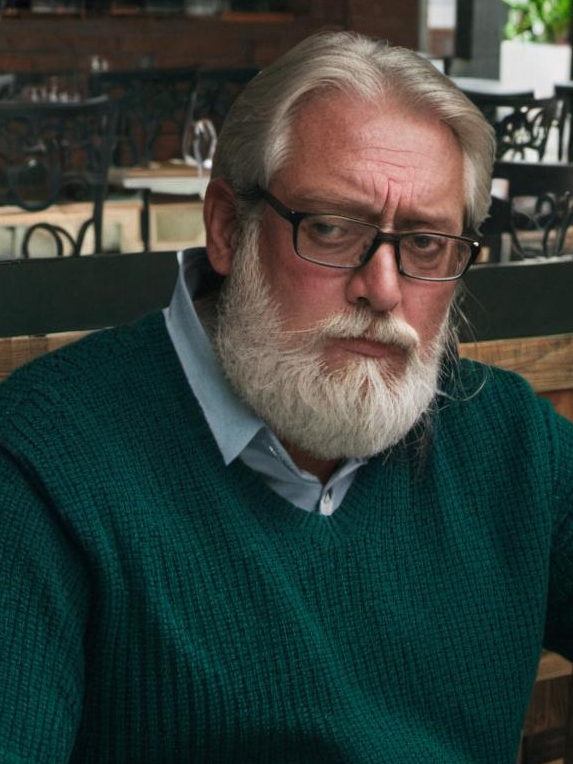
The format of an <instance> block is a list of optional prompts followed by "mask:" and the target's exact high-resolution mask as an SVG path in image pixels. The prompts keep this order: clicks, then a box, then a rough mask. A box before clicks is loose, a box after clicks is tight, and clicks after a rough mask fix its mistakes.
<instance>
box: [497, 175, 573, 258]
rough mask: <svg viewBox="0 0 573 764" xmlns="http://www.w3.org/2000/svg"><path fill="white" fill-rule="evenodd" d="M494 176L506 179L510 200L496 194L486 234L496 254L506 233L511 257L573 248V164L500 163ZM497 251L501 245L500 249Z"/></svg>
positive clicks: (553, 254)
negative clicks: (572, 236)
mask: <svg viewBox="0 0 573 764" xmlns="http://www.w3.org/2000/svg"><path fill="white" fill-rule="evenodd" d="M494 178H502V179H505V180H506V181H507V182H508V195H507V199H497V198H492V205H491V207H490V218H489V219H488V220H487V221H486V222H485V224H484V226H483V228H482V233H483V235H484V238H485V241H486V244H489V246H490V248H491V249H492V255H493V259H498V258H497V255H496V245H495V242H496V241H499V238H500V236H501V234H502V233H508V234H509V235H510V239H511V259H514V260H524V259H528V258H533V257H557V256H560V255H563V254H566V253H567V252H569V253H570V252H572V251H573V241H571V242H569V241H568V236H569V229H570V228H571V224H572V223H573V165H570V164H545V163H543V164H540V163H531V162H497V163H496V165H495V168H494ZM497 254H499V250H498V251H497Z"/></svg>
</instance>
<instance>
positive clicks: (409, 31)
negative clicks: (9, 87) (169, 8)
mask: <svg viewBox="0 0 573 764" xmlns="http://www.w3.org/2000/svg"><path fill="white" fill-rule="evenodd" d="M291 2H292V5H291V6H290V7H291V8H292V13H291V14H283V15H280V14H275V15H270V14H269V15H268V16H265V15H264V14H263V15H261V16H260V19H261V20H255V18H257V19H258V17H255V16H254V14H253V15H249V14H246V15H245V14H243V15H241V14H236V15H233V14H228V15H227V17H226V19H217V18H212V19H209V18H192V17H176V18H175V17H170V16H166V17H159V16H158V17H151V16H150V17H130V16H127V17H93V18H89V17H88V18H74V17H65V16H58V17H50V16H44V17H35V16H33V15H32V16H30V15H28V16H27V17H6V18H2V21H1V23H0V71H4V72H6V71H8V72H9V71H65V70H76V71H88V70H89V69H90V66H91V62H92V59H93V57H94V56H99V57H102V58H105V59H106V60H107V61H108V64H109V67H110V68H111V69H131V68H138V67H140V66H148V67H161V68H169V67H185V66H194V65H197V64H203V65H207V66H239V65H255V66H263V65H265V64H267V63H269V62H270V61H272V60H274V59H275V58H276V57H277V56H278V55H280V54H281V53H283V52H284V51H286V50H288V49H289V48H290V47H292V45H294V44H295V43H296V42H298V41H299V40H301V39H303V38H304V37H306V36H307V35H309V34H312V33H313V32H315V31H318V30H319V29H326V28H329V29H342V28H349V29H356V30H357V31H361V32H365V33H368V34H372V35H374V36H379V37H383V38H386V39H389V40H390V41H391V42H393V43H394V44H401V45H407V46H409V47H413V48H415V47H417V0H402V2H400V3H395V2H394V1H393V0H328V2H327V0H311V2H310V3H303V2H301V0H291ZM304 9H306V13H304V12H303V10H304Z"/></svg>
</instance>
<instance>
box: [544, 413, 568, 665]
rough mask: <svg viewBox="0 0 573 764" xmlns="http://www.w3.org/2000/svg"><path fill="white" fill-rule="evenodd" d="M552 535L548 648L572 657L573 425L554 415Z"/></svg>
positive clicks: (546, 645) (546, 637) (546, 644)
mask: <svg viewBox="0 0 573 764" xmlns="http://www.w3.org/2000/svg"><path fill="white" fill-rule="evenodd" d="M551 424H552V425H553V438H552V441H553V444H554V446H553V452H552V454H551V458H552V465H553V469H554V478H553V505H554V511H553V534H552V548H551V557H550V569H549V591H548V604H547V622H546V633H545V647H547V648H549V649H551V650H555V651H556V652H559V653H561V654H562V655H565V656H566V657H567V658H569V660H573V426H572V425H571V423H570V422H568V421H567V420H565V419H563V418H562V417H554V418H553V420H552V422H551Z"/></svg>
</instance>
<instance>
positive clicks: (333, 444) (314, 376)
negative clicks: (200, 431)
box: [216, 96, 463, 474]
mask: <svg viewBox="0 0 573 764" xmlns="http://www.w3.org/2000/svg"><path fill="white" fill-rule="evenodd" d="M270 191H271V192H272V193H273V194H274V195H275V196H277V197H278V198H279V199H280V200H281V201H283V202H284V203H285V204H286V205H288V206H289V207H291V208H293V209H296V210H299V211H305V212H323V213H324V212H326V213H328V212H331V213H339V214H342V215H348V216H351V217H354V218H358V219H363V220H365V221H367V222H371V223H375V224H377V225H380V226H381V227H383V228H384V230H388V231H411V230H416V229H417V230H426V231H428V230H430V231H441V232H444V233H452V234H460V233H461V231H462V215H463V201H462V200H463V173H462V156H461V151H460V149H459V147H458V145H457V143H456V141H455V140H454V138H453V137H452V136H451V134H450V133H449V131H448V130H447V128H445V127H443V126H442V125H441V124H440V123H438V122H431V121H428V120H425V121H424V120H422V119H420V120H419V119H417V118H416V117H413V116H412V115H411V114H409V113H404V112H403V111H401V110H399V109H398V108H396V107H388V108H386V109H384V110H383V112H382V111H381V109H380V108H379V107H374V106H371V105H369V104H364V103H362V102H361V103H357V102H356V101H352V100H350V99H348V98H343V97H340V96H338V97H336V98H334V97H331V98H330V99H320V100H319V101H316V100H315V101H314V102H312V103H310V104H309V105H307V106H306V108H305V110H304V111H302V112H301V114H300V115H299V117H298V119H297V122H296V125H295V132H294V135H293V141H292V159H291V160H287V161H286V163H285V167H284V169H283V170H281V171H279V172H278V173H277V174H276V176H275V177H274V179H273V182H272V184H271V188H270ZM222 272H224V271H222ZM228 276H229V277H228V279H227V282H226V284H225V288H224V290H223V293H222V300H221V302H220V312H219V321H218V337H217V343H216V344H217V349H218V352H219V356H220V358H221V361H222V364H223V368H224V369H225V372H226V374H227V376H228V377H229V379H230V380H231V382H232V384H233V385H234V387H235V389H236V390H237V391H238V392H239V394H240V395H241V396H242V397H243V398H244V399H245V400H246V401H247V403H248V404H249V405H250V406H251V407H252V408H253V409H254V410H255V412H257V413H258V414H259V416H260V417H261V418H262V419H263V420H264V421H266V422H267V424H269V426H270V427H271V428H272V429H273V430H274V431H275V432H276V433H277V435H278V436H279V437H280V438H281V439H282V440H283V442H284V443H285V445H286V446H287V448H288V449H289V450H290V452H291V455H292V456H293V458H295V461H297V462H298V463H299V465H300V466H303V467H305V468H306V469H310V470H311V471H312V470H313V469H314V468H315V467H316V461H315V463H312V461H311V462H309V461H308V460H307V459H306V456H307V455H311V456H312V457H314V459H315V460H323V461H326V460H331V461H332V460H336V459H340V458H343V457H351V456H369V455H372V454H375V453H378V452H380V451H382V450H384V449H386V448H388V447H389V446H391V445H393V444H395V443H396V442H398V441H399V440H400V439H401V438H403V437H404V435H405V434H406V433H407V432H408V431H409V430H410V429H411V427H412V426H413V425H414V424H415V423H416V422H417V421H418V420H419V419H420V417H421V416H422V415H423V413H424V412H425V411H426V410H427V408H428V406H429V405H430V402H431V401H432V399H433V397H434V395H435V392H436V386H437V377H438V370H439V363H440V358H441V355H442V352H443V346H444V336H445V331H444V326H445V318H446V315H447V311H448V307H449V303H450V300H451V296H452V293H453V289H454V286H453V285H452V284H451V283H439V282H434V283H428V282H422V281H416V280H413V279H408V278H405V277H403V276H400V275H399V273H398V271H397V266H396V262H395V257H394V251H393V247H392V245H383V246H381V247H380V249H379V250H378V251H377V252H376V253H375V255H374V257H373V258H372V259H371V260H370V261H369V262H368V263H367V264H366V265H365V266H363V267H362V268H360V269H356V270H337V269H334V268H327V267H324V266H320V265H316V264H313V263H310V262H307V261H305V260H302V259H301V258H300V257H298V256H297V255H296V253H295V252H294V249H293V241H292V227H291V225H290V223H288V222H287V221H286V220H284V219H283V218H282V217H280V216H279V215H278V214H277V213H276V212H275V211H274V210H273V209H272V208H270V207H269V205H264V208H263V217H262V221H261V225H260V228H259V226H258V224H255V223H253V222H252V221H251V223H250V224H249V225H248V227H247V229H246V231H245V233H244V235H243V237H242V240H241V242H240V246H239V247H238V249H237V251H236V253H235V257H234V260H233V263H232V267H231V268H230V269H229V271H228ZM319 468H320V465H319ZM317 474H318V472H317ZM323 474H327V473H323Z"/></svg>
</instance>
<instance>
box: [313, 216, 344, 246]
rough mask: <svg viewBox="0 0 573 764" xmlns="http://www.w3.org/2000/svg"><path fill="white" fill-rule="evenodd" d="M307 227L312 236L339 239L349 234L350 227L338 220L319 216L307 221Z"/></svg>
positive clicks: (332, 239)
mask: <svg viewBox="0 0 573 764" xmlns="http://www.w3.org/2000/svg"><path fill="white" fill-rule="evenodd" d="M307 229H308V233H309V235H310V236H312V237H314V238H317V239H329V240H331V241H338V240H339V239H343V238H344V237H346V236H348V233H349V232H348V229H347V228H346V227H344V226H343V225H341V224H340V223H339V222H338V221H334V220H329V219H328V218H327V219H323V218H318V219H312V218H311V219H309V220H308V221H307Z"/></svg>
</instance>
